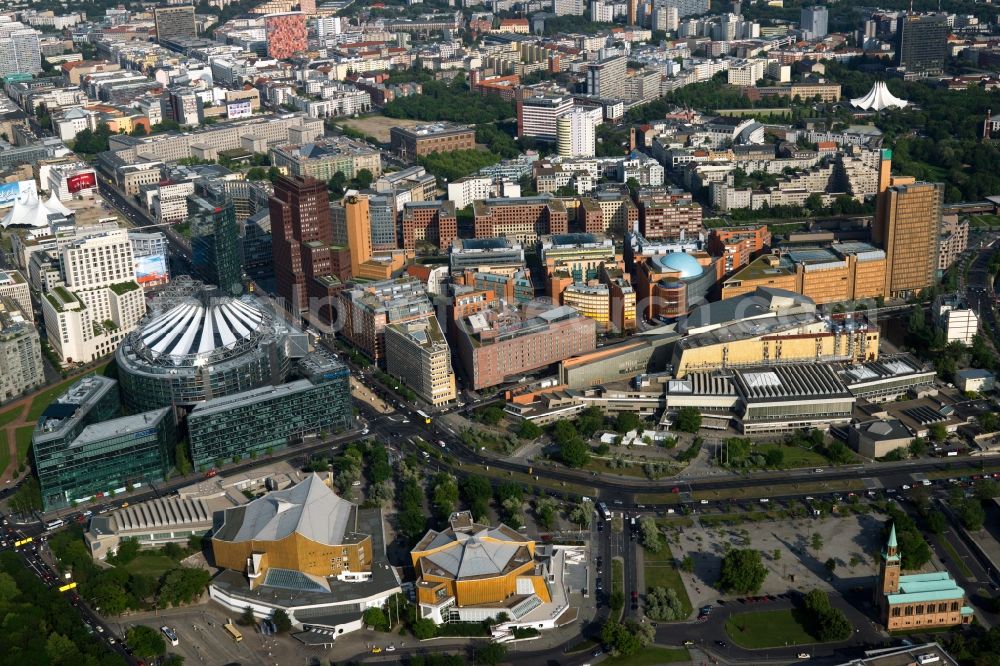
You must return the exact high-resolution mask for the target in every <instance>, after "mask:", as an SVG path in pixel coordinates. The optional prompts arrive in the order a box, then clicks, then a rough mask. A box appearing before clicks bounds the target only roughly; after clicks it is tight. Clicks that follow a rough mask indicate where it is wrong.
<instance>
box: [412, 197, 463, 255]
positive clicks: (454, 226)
mask: <svg viewBox="0 0 1000 666" xmlns="http://www.w3.org/2000/svg"><path fill="white" fill-rule="evenodd" d="M457 236H458V218H456V217H455V202H454V201H411V202H409V203H407V204H404V205H403V247H404V248H405V249H407V250H413V249H415V248H416V246H417V241H420V240H424V241H427V242H428V243H433V244H434V245H436V246H437V247H438V248H439V249H441V250H447V248H448V247H449V246H450V245H451V242H452V241H453V240H455V238H456V237H457Z"/></svg>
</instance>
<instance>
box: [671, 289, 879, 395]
mask: <svg viewBox="0 0 1000 666" xmlns="http://www.w3.org/2000/svg"><path fill="white" fill-rule="evenodd" d="M677 331H678V333H681V334H682V335H684V337H683V338H681V339H680V340H678V341H677V343H676V344H675V345H674V350H673V357H672V360H671V365H672V366H673V369H674V374H675V376H676V377H677V378H682V377H684V376H685V375H687V374H689V373H691V372H704V371H710V370H720V369H724V368H746V367H752V366H760V365H776V364H784V363H808V362H816V363H829V362H850V363H863V362H866V361H875V360H877V359H878V345H879V329H878V327H877V326H874V325H871V324H869V323H868V321H867V320H866V319H864V318H863V317H861V316H858V315H835V316H833V317H831V318H829V319H828V318H824V317H821V316H820V315H819V314H818V313H817V312H816V303H815V302H814V301H813V300H812V299H811V298H809V297H808V296H803V295H802V294H799V293H795V292H792V291H788V290H784V289H774V288H768V287H758V288H757V289H755V290H754V291H753V292H752V293H749V294H743V295H740V296H734V297H732V298H727V299H724V300H721V301H716V302H714V303H706V304H705V305H702V306H700V307H698V308H696V309H695V310H694V311H692V312H691V314H690V315H689V316H688V317H687V318H686V319H685V320H684V321H682V322H681V323H680V324H679V325H678V328H677Z"/></svg>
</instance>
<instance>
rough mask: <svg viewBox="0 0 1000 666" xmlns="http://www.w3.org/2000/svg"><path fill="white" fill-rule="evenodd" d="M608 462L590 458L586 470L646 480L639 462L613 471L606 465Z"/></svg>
mask: <svg viewBox="0 0 1000 666" xmlns="http://www.w3.org/2000/svg"><path fill="white" fill-rule="evenodd" d="M609 462H610V460H605V459H603V458H595V457H593V456H591V458H590V462H589V463H587V469H588V470H589V471H591V472H597V473H598V474H618V475H620V476H635V477H638V478H640V479H645V478H648V477H647V476H646V473H645V472H644V471H642V463H641V462H633V463H632V464H631V465H628V466H627V467H619V468H618V469H614V468H612V467H611V465H609V464H608V463H609Z"/></svg>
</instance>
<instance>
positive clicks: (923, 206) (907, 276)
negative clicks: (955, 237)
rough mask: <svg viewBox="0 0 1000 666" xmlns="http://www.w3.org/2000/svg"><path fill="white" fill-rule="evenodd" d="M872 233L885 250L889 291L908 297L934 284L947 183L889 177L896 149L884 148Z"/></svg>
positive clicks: (887, 293)
mask: <svg viewBox="0 0 1000 666" xmlns="http://www.w3.org/2000/svg"><path fill="white" fill-rule="evenodd" d="M882 154H883V160H882V167H881V168H880V170H879V194H878V199H877V204H876V210H875V225H874V227H873V230H872V236H873V238H874V240H875V242H876V243H878V244H879V245H880V246H881V247H882V249H883V250H885V258H886V267H885V293H886V295H887V296H890V297H894V298H896V297H899V298H906V297H909V296H911V295H914V294H916V293H918V292H919V291H920V290H921V289H925V288H927V287H929V286H931V285H932V284H934V271H935V269H936V268H937V256H938V247H937V246H938V229H940V228H941V204H942V203H943V201H944V186H943V185H941V184H940V183H923V182H919V183H918V182H916V181H915V179H914V178H913V177H912V176H897V177H894V178H887V171H888V164H889V160H890V159H891V157H892V153H891V152H890V151H888V150H883V151H882Z"/></svg>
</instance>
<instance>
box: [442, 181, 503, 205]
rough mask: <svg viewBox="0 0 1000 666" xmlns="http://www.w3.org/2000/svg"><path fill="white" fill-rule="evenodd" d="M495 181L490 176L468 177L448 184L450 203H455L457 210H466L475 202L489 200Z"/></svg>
mask: <svg viewBox="0 0 1000 666" xmlns="http://www.w3.org/2000/svg"><path fill="white" fill-rule="evenodd" d="M492 190H493V179H492V178H490V177H488V176H468V177H467V178H459V179H458V180H456V181H453V182H451V183H448V201H454V202H455V208H465V207H466V206H468V205H470V204H471V203H472V202H473V201H479V200H482V199H489V198H490V197H491V196H492Z"/></svg>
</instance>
